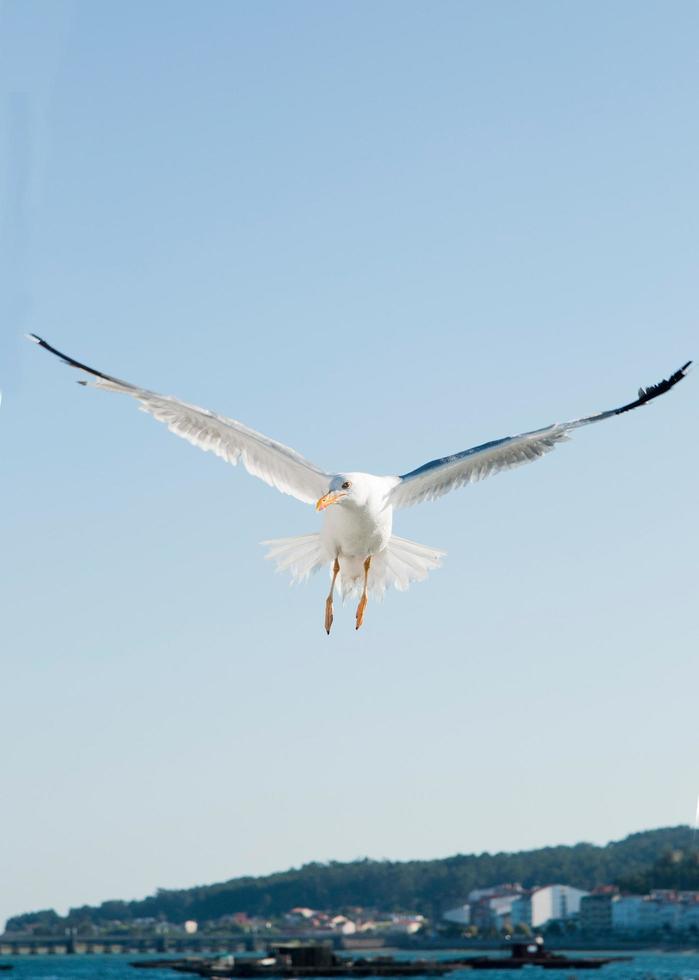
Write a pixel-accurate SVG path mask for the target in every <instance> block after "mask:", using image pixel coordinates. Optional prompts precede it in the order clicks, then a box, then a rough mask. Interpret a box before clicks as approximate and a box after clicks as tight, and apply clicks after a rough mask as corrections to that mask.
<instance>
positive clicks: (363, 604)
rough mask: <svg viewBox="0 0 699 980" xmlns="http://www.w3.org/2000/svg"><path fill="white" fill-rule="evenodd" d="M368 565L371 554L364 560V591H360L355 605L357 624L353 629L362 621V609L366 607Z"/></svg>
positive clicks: (357, 627)
mask: <svg viewBox="0 0 699 980" xmlns="http://www.w3.org/2000/svg"><path fill="white" fill-rule="evenodd" d="M370 565H371V555H369V557H368V558H367V560H366V561H365V562H364V591H363V592H362V598H361V599H360V600H359V605H358V606H357V625H356V626H355V629H357V630H358V629H359V627H360V626H361V625H362V623H363V622H364V610H365V609H366V604H367V599H368V596H367V582H368V580H369V566H370Z"/></svg>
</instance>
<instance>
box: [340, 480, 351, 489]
mask: <svg viewBox="0 0 699 980" xmlns="http://www.w3.org/2000/svg"><path fill="white" fill-rule="evenodd" d="M351 486H352V484H351V483H350V481H349V480H345V482H344V483H343V484H342V489H343V490H349V488H350V487H351Z"/></svg>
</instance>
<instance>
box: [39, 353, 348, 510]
mask: <svg viewBox="0 0 699 980" xmlns="http://www.w3.org/2000/svg"><path fill="white" fill-rule="evenodd" d="M28 337H29V339H30V340H32V341H34V343H35V344H39V346H40V347H43V348H44V350H47V351H50V352H51V353H52V354H55V355H56V356H57V357H60V358H61V360H62V361H64V363H66V364H69V365H70V366H71V367H74V368H79V369H80V370H81V371H85V372H86V373H87V374H89V375H92V377H93V378H95V379H96V380H94V381H91V382H87V381H81V382H80V384H84V385H86V384H88V383H89V384H91V385H94V387H95V388H104V389H105V390H106V391H118V392H122V393H123V394H125V395H131V396H132V397H133V398H136V399H137V400H138V401H139V402H140V403H141V410H142V411H144V412H148V413H149V414H150V415H152V416H153V417H154V418H156V419H157V420H158V421H159V422H164V423H165V424H166V425H167V427H168V429H169V430H170V432H174V433H175V435H178V436H181V437H182V438H183V439H186V440H187V442H191V443H192V445H193V446H198V447H199V448H200V449H203V450H204V451H205V452H211V453H214V454H215V455H216V456H220V457H221V458H222V459H225V460H226V462H228V463H233V465H234V466H235V465H236V464H237V463H238V460H240V461H241V462H242V464H243V466H244V467H245V469H246V470H247V471H248V473H251V474H252V475H253V476H257V477H259V478H260V479H261V480H264V482H265V483H268V484H269V485H270V486H272V487H276V488H277V490H280V491H281V492H282V493H288V494H290V495H291V496H292V497H296V498H297V499H298V500H302V501H303V502H304V503H306V504H314V503H315V502H316V501H317V500H318V498H319V497H322V495H323V494H324V493H326V492H327V489H328V484H329V480H330V477H329V475H328V474H327V473H324V472H323V471H322V470H320V469H318V467H317V466H314V465H313V463H309V462H308V460H306V459H304V458H303V456H299V454H298V453H297V452H295V451H294V450H293V449H289V447H288V446H284V445H282V443H281V442H275V441H274V439H269V438H268V437H267V436H264V435H262V433H260V432H255V430H254V429H248V427H247V426H246V425H243V424H242V422H237V421H236V420H235V419H228V418H226V417H225V416H223V415H216V413H215V412H209V411H208V410H207V409H205V408H198V407H197V406H196V405H188V404H187V403H186V402H181V401H178V399H177V398H173V397H172V396H170V395H159V394H157V393H156V392H154V391H148V390H147V389H146V388H138V387H136V385H132V384H129V382H128V381H120V380H119V378H112V377H111V376H110V375H108V374H102V372H101V371H95V370H94V368H91V367H87V365H86V364H81V363H80V362H79V361H75V360H73V358H72V357H68V356H67V355H66V354H62V353H61V352H60V351H59V350H56V348H55V347H52V346H51V345H50V344H47V343H46V341H45V340H42V339H41V337H37V336H36V334H28Z"/></svg>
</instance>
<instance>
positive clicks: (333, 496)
mask: <svg viewBox="0 0 699 980" xmlns="http://www.w3.org/2000/svg"><path fill="white" fill-rule="evenodd" d="M346 496H347V494H346V493H343V492H342V491H341V490H331V491H330V493H326V494H325V496H324V497H321V498H320V500H319V501H318V503H317V504H316V510H325V508H326V507H329V506H330V505H331V504H336V503H337V502H338V500H341V499H342V497H346Z"/></svg>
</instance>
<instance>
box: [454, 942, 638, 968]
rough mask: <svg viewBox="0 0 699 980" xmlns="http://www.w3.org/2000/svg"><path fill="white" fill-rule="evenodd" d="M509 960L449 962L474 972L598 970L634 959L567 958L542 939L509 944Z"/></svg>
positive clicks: (482, 958)
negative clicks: (536, 968) (538, 968)
mask: <svg viewBox="0 0 699 980" xmlns="http://www.w3.org/2000/svg"><path fill="white" fill-rule="evenodd" d="M506 948H507V949H509V951H510V955H509V956H469V957H467V958H465V959H463V960H449V962H450V963H454V964H455V965H457V966H458V967H467V968H468V969H470V970H520V969H521V968H522V967H523V966H543V968H544V969H545V970H568V969H574V970H598V969H599V968H600V967H602V966H605V965H606V964H607V963H620V962H623V961H625V960H630V959H633V957H631V956H607V957H602V956H587V957H578V956H566V955H565V954H564V953H551V952H549V951H548V950H547V949H544V942H543V940H542V939H541V938H540V937H539V938H537V939H533V940H530V941H528V942H515V943H508V944H507V947H506Z"/></svg>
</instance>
